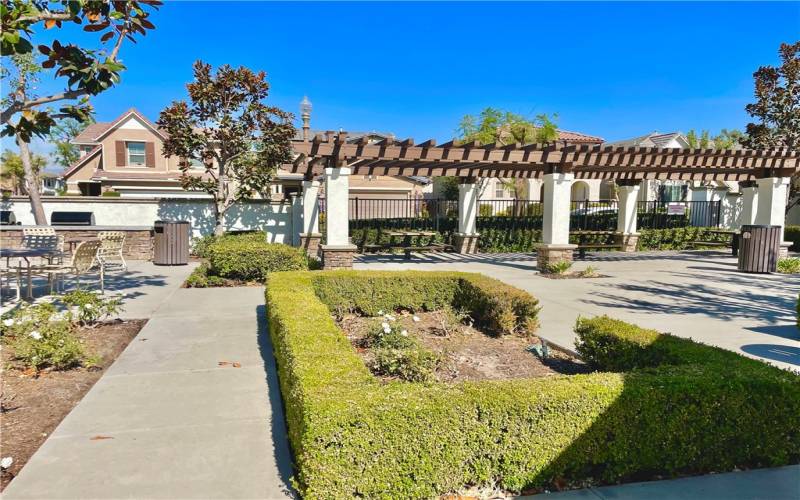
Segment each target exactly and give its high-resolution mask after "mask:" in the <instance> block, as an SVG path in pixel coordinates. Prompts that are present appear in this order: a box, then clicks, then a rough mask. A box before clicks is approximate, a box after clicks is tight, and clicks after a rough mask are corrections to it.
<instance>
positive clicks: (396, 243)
mask: <svg viewBox="0 0 800 500" xmlns="http://www.w3.org/2000/svg"><path fill="white" fill-rule="evenodd" d="M383 234H385V235H387V236H388V237H389V242H388V243H386V244H383V245H381V244H374V245H364V247H363V250H364V251H365V252H367V251H373V252H377V251H381V250H402V251H403V253H404V254H405V257H406V259H410V258H411V253H412V252H444V251H447V250H449V249H452V247H451V246H450V245H446V244H444V243H436V242H435V239H436V235H437V234H438V233H437V232H436V231H425V230H420V231H416V230H410V231H405V230H392V231H386V232H384V233H383ZM412 238H427V241H420V242H418V244H417V245H414V244H413V243H412V241H411V240H412Z"/></svg>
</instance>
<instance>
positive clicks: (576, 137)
mask: <svg viewBox="0 0 800 500" xmlns="http://www.w3.org/2000/svg"><path fill="white" fill-rule="evenodd" d="M558 140H559V141H567V142H579V143H586V144H589V143H591V144H600V143H602V142H603V138H602V137H597V136H594V135H588V134H583V133H581V132H572V131H570V130H558Z"/></svg>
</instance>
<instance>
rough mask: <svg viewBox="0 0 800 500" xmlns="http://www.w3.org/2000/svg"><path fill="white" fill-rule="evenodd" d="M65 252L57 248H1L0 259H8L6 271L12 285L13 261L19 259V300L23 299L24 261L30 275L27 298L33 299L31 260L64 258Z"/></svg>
mask: <svg viewBox="0 0 800 500" xmlns="http://www.w3.org/2000/svg"><path fill="white" fill-rule="evenodd" d="M63 255H64V252H62V251H60V250H58V249H56V248H0V259H6V270H7V272H9V276H8V283H9V284H10V283H11V275H10V273H11V264H10V261H11V259H17V287H16V288H17V300H20V298H21V285H20V284H21V282H22V266H21V264H22V261H25V264H26V274H27V275H28V293H27V294H26V296H27V298H29V299H32V298H33V278H32V275H31V260H32V259H35V258H44V259H48V260H52V259H54V258H56V257H63Z"/></svg>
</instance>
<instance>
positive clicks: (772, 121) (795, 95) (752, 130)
mask: <svg viewBox="0 0 800 500" xmlns="http://www.w3.org/2000/svg"><path fill="white" fill-rule="evenodd" d="M779 52H780V57H781V65H780V66H777V67H775V66H761V67H760V68H758V70H757V71H756V72H755V73H753V78H754V80H755V97H756V102H754V103H752V104H748V105H747V106H746V107H745V110H746V111H747V113H748V114H749V115H750V116H752V117H753V118H755V119H756V120H757V121H756V122H752V123H748V124H747V129H746V130H747V136H746V137H745V138H744V139H743V141H742V142H743V143H744V145H745V146H746V147H749V148H789V149H797V148H798V147H800V42H796V43H793V44H788V43H783V44H781V47H780V50H779ZM798 203H800V176H797V175H795V176H794V177H792V183H791V185H790V194H789V203H788V204H787V206H786V211H787V212H788V211H789V210H790V209H791V208H792V207H794V206H795V205H797V204H798Z"/></svg>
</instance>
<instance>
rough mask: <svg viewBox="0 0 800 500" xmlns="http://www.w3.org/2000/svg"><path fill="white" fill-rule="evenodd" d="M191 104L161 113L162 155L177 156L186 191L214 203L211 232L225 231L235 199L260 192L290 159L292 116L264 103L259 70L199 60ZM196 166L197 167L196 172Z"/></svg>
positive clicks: (266, 86) (179, 104) (264, 87)
mask: <svg viewBox="0 0 800 500" xmlns="http://www.w3.org/2000/svg"><path fill="white" fill-rule="evenodd" d="M186 88H187V89H188V91H189V100H190V102H189V103H187V102H185V101H175V102H173V103H172V104H171V105H169V106H168V107H167V108H166V109H164V110H163V111H162V112H161V114H160V116H159V118H158V122H157V123H158V126H159V127H160V128H161V129H163V130H164V132H166V134H167V136H168V137H167V139H166V140H165V141H164V150H163V151H164V156H167V157H170V156H177V157H178V158H179V159H180V160H179V163H178V165H179V168H180V169H181V172H182V175H181V183H182V184H183V187H184V189H190V190H201V191H205V192H206V193H208V194H210V195H211V197H212V198H213V200H214V218H215V221H216V223H215V227H214V234H215V235H217V236H219V235H221V234H223V233H224V232H225V214H226V212H227V211H228V209H230V208H231V206H232V205H233V204H234V203H235V202H237V201H243V200H248V199H251V198H253V197H254V196H255V195H256V194H258V193H261V192H263V191H264V190H265V189H266V188H267V187H268V186H269V183H270V181H271V180H272V176H273V174H274V173H275V171H276V170H277V168H278V167H279V166H280V165H282V164H284V163H287V162H289V161H291V159H292V147H291V140H292V138H293V137H294V135H295V128H294V126H293V125H292V122H291V120H292V114H291V113H287V112H285V111H283V110H281V109H279V108H277V107H274V106H268V105H266V104H264V102H263V101H264V100H265V99H266V98H267V96H268V94H269V83H267V80H266V74H265V73H264V72H263V71H260V72H258V73H254V72H253V71H251V70H250V69H248V68H245V67H241V68H231V67H230V66H228V65H225V66H221V67H220V68H218V69H217V71H216V73H215V72H212V69H211V66H210V65H208V64H206V63H204V62H202V61H197V62H196V63H195V64H194V81H193V82H191V83H189V84H187V85H186ZM198 167H199V168H198Z"/></svg>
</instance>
